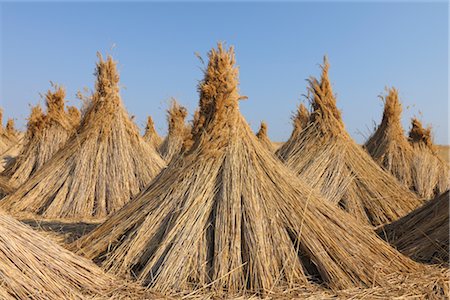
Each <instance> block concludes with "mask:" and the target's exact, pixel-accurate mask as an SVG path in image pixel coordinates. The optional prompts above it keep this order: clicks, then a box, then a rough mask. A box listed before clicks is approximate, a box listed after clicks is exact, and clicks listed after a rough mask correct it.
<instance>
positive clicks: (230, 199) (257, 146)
mask: <svg viewBox="0 0 450 300" xmlns="http://www.w3.org/2000/svg"><path fill="white" fill-rule="evenodd" d="M199 90H200V111H199V117H198V119H197V121H196V125H195V127H194V128H193V133H194V139H193V141H194V143H193V145H192V147H191V148H190V149H189V150H188V151H187V152H185V153H184V155H183V157H182V158H180V159H177V160H174V161H172V162H171V163H170V164H169V166H168V167H167V168H166V169H165V170H163V171H162V173H161V174H160V175H159V176H158V178H157V180H154V181H152V183H151V184H150V185H149V186H148V187H147V188H146V190H145V191H143V192H142V193H141V194H139V195H138V196H137V197H136V198H135V199H134V200H133V201H131V202H129V203H128V204H127V205H126V206H125V207H123V208H122V209H121V210H120V211H118V212H117V213H115V214H114V215H112V216H111V217H110V218H109V219H108V220H107V221H106V222H105V223H103V224H102V225H101V226H99V227H98V228H96V229H95V230H94V231H92V232H91V233H90V234H88V235H87V236H84V237H82V238H81V239H80V240H79V241H76V242H75V243H73V244H72V245H71V246H70V248H71V249H79V250H78V253H79V254H82V255H84V256H86V257H88V258H90V259H93V260H94V261H96V262H98V263H100V264H102V266H103V267H104V268H106V269H107V270H109V271H111V272H114V273H117V274H121V275H129V276H134V277H136V278H137V279H138V280H140V281H142V282H143V283H144V284H146V285H149V286H150V287H152V288H154V289H155V290H156V291H161V292H164V293H173V292H178V291H182V292H187V293H189V292H193V293H197V292H198V293H206V294H207V293H211V292H212V293H214V295H216V296H217V295H222V296H224V297H234V296H237V295H239V294H241V295H242V294H246V293H247V292H248V293H259V294H266V295H267V294H271V293H272V292H283V291H285V290H287V289H292V288H297V287H300V286H314V283H315V282H319V283H323V284H324V285H325V286H327V287H328V288H332V289H341V288H355V287H372V286H380V287H387V286H392V283H391V280H392V278H395V277H397V276H399V278H405V276H409V275H412V274H416V272H419V273H420V272H422V273H423V272H425V270H430V272H431V269H430V268H427V267H424V266H420V265H419V264H416V263H415V262H413V261H411V260H410V259H408V258H406V257H404V256H402V255H401V254H400V253H398V252H397V251H395V250H394V249H393V248H391V247H390V246H389V245H387V244H386V243H385V242H384V241H382V240H381V239H379V238H378V237H377V236H376V234H375V233H373V232H372V231H371V230H370V229H368V228H366V227H364V226H361V225H360V224H359V223H358V222H356V220H354V218H353V217H351V216H350V215H348V214H346V213H345V212H343V211H342V210H340V209H338V208H336V207H335V206H334V205H332V204H331V203H329V202H328V201H326V200H324V199H322V198H321V197H320V196H319V195H317V194H316V193H315V192H313V191H312V190H311V189H310V188H309V187H307V186H306V185H305V184H304V183H303V182H302V181H301V180H300V179H299V178H297V177H296V176H295V174H294V173H292V172H291V171H290V170H289V169H287V168H286V167H285V166H284V165H283V164H282V163H281V162H280V161H278V160H277V159H276V157H275V156H273V155H272V154H271V153H270V152H269V151H268V150H267V149H266V148H264V147H263V146H262V145H261V143H260V142H259V141H258V140H257V138H256V137H255V135H254V134H253V132H252V131H251V129H250V127H249V126H248V124H247V123H246V121H245V120H244V118H243V117H242V115H241V114H240V112H239V106H238V100H239V99H240V98H241V97H240V96H239V93H238V69H237V68H236V67H235V58H234V51H233V49H230V50H229V51H226V50H225V49H224V48H223V47H222V45H220V44H219V46H218V49H217V50H216V49H214V50H211V52H210V53H209V64H208V67H207V69H206V70H205V77H204V80H203V81H202V82H201V83H200V87H199ZM439 278H441V277H439ZM417 286H420V284H419V285H417ZM418 289H419V288H418ZM431 292H432V291H431ZM435 293H436V294H439V293H441V290H439V291H435ZM190 295H191V294H190Z"/></svg>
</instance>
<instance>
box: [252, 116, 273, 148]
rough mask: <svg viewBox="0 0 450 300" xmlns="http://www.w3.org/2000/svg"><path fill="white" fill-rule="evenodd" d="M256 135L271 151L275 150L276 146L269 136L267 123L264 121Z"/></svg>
mask: <svg viewBox="0 0 450 300" xmlns="http://www.w3.org/2000/svg"><path fill="white" fill-rule="evenodd" d="M256 137H257V138H258V140H259V141H260V142H261V144H262V145H263V146H264V147H266V148H267V150H269V151H270V152H275V147H274V146H273V143H272V141H271V140H270V139H269V137H268V136H267V124H266V122H264V121H262V122H261V126H260V127H259V130H258V132H257V133H256Z"/></svg>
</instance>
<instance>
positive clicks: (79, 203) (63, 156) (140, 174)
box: [0, 56, 165, 220]
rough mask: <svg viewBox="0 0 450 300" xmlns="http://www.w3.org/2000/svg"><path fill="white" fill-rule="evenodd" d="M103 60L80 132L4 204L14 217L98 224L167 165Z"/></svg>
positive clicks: (112, 66)
mask: <svg viewBox="0 0 450 300" xmlns="http://www.w3.org/2000/svg"><path fill="white" fill-rule="evenodd" d="M99 59H100V61H99V62H98V63H97V71H96V74H97V76H98V78H97V83H96V91H95V93H94V95H93V97H92V99H93V101H92V102H91V105H90V106H89V107H88V109H87V111H86V113H85V115H84V118H83V120H82V121H81V124H80V126H79V128H78V130H77V132H76V133H74V134H73V135H72V136H71V137H70V138H69V140H68V141H67V143H66V144H65V146H64V147H63V148H61V149H60V150H59V151H58V152H57V153H56V154H55V155H54V156H53V157H52V159H51V160H49V161H48V162H47V163H46V164H45V165H44V166H43V167H42V168H41V170H39V171H38V172H36V173H35V174H34V176H32V177H31V178H30V179H29V180H28V181H27V182H26V183H24V184H23V185H22V186H21V187H20V188H19V189H18V190H17V191H16V192H15V193H13V194H11V195H10V196H8V197H7V198H5V199H4V201H2V203H0V205H1V206H3V207H4V208H6V209H8V210H10V211H11V212H13V213H14V214H17V215H19V214H27V213H32V214H36V215H40V216H42V217H44V218H54V219H72V220H84V219H86V220H99V219H102V218H104V217H106V216H107V215H109V214H110V213H112V212H114V211H116V210H118V209H119V208H120V207H122V206H123V205H124V204H125V203H126V202H128V201H129V200H130V199H131V198H132V196H133V195H135V194H136V193H138V192H139V191H140V190H141V189H143V188H144V187H145V185H146V184H148V183H149V182H150V180H151V179H152V178H154V177H155V176H156V175H157V174H158V173H159V171H160V170H161V168H163V167H164V165H165V164H164V162H163V160H162V159H161V157H160V156H159V155H158V153H157V152H156V151H155V149H153V148H152V147H151V146H150V145H148V143H146V142H145V141H144V140H143V139H142V137H141V136H140V134H139V131H138V128H137V126H136V125H135V124H134V123H133V122H132V121H131V120H130V117H129V116H128V114H127V112H126V111H125V109H124V107H123V105H122V102H121V99H120V95H119V93H118V91H119V88H118V73H117V71H116V64H115V62H114V61H113V60H112V58H111V57H108V59H107V60H106V61H105V60H103V59H102V57H101V56H99Z"/></svg>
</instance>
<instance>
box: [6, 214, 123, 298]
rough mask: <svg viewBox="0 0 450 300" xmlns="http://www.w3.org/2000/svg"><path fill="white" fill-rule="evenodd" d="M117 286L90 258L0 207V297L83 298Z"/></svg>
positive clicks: (112, 289) (98, 294)
mask: <svg viewBox="0 0 450 300" xmlns="http://www.w3.org/2000/svg"><path fill="white" fill-rule="evenodd" d="M118 286H119V285H118V284H117V282H116V281H115V279H113V277H112V276H110V275H106V274H105V273H104V272H103V271H102V270H101V269H100V268H98V267H97V266H96V265H95V264H93V263H92V262H90V261H88V260H86V259H83V258H81V257H78V256H77V255H75V254H73V253H72V252H70V251H68V250H65V249H63V248H62V247H60V246H58V245H57V244H55V243H53V242H52V241H50V240H48V239H46V238H44V237H42V236H41V235H40V234H38V233H36V232H35V231H33V230H32V229H31V228H29V227H28V226H26V225H24V224H22V223H20V222H18V221H16V220H14V219H13V218H12V217H10V216H8V215H6V214H5V213H4V212H2V211H0V297H1V298H2V299H42V300H44V299H45V300H47V299H86V297H88V296H96V295H97V296H103V295H106V294H108V293H111V292H112V291H114V289H116V288H117V287H118ZM4 296H6V297H4Z"/></svg>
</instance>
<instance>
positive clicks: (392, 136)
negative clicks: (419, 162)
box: [364, 88, 413, 188]
mask: <svg viewBox="0 0 450 300" xmlns="http://www.w3.org/2000/svg"><path fill="white" fill-rule="evenodd" d="M384 101H385V103H384V112H383V119H382V120H381V123H380V125H379V126H378V128H377V129H376V131H375V132H374V133H373V135H372V136H371V137H370V138H369V139H368V140H367V142H366V143H365V145H364V148H366V150H367V152H369V154H370V156H372V158H373V159H374V160H375V161H376V162H377V163H378V164H379V165H380V166H381V167H382V168H383V169H384V170H386V171H388V172H390V173H391V174H392V175H394V177H396V178H397V179H398V181H400V182H401V183H403V184H404V185H405V186H406V187H408V188H411V187H412V181H413V178H412V170H411V167H412V159H413V148H412V147H411V145H410V144H409V143H408V140H407V139H406V137H405V135H404V131H403V127H402V124H401V114H402V105H401V104H400V100H399V98H398V91H397V89H395V88H391V89H389V92H388V95H387V96H386V97H385V98H384Z"/></svg>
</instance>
